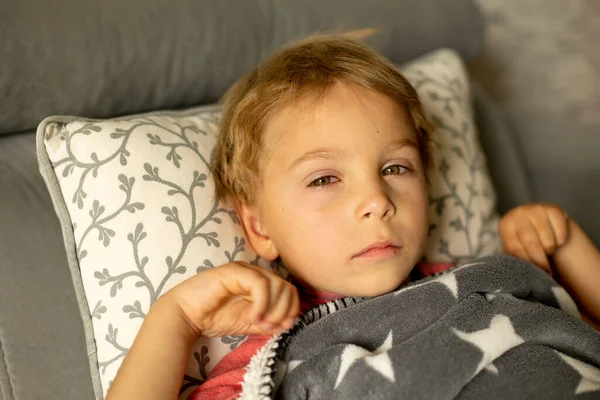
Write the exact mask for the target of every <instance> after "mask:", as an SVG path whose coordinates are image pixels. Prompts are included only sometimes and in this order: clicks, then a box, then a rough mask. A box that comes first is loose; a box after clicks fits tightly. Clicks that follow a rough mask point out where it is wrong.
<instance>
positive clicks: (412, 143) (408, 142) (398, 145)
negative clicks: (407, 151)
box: [387, 138, 419, 152]
mask: <svg viewBox="0 0 600 400" xmlns="http://www.w3.org/2000/svg"><path fill="white" fill-rule="evenodd" d="M403 147H411V148H413V149H414V150H419V145H418V144H417V141H416V140H414V139H409V138H404V139H398V140H394V141H393V142H391V143H390V144H388V145H387V149H388V151H390V152H391V151H396V150H400V149H402V148H403Z"/></svg>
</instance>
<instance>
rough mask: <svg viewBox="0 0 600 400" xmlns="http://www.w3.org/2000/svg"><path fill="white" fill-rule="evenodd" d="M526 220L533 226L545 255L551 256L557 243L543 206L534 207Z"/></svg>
mask: <svg viewBox="0 0 600 400" xmlns="http://www.w3.org/2000/svg"><path fill="white" fill-rule="evenodd" d="M527 218H528V219H529V222H530V223H531V225H532V226H533V228H534V230H535V233H536V234H537V236H538V241H539V243H540V244H541V245H542V248H543V249H544V252H545V254H553V253H554V251H556V247H557V243H556V237H555V236H554V229H552V225H550V220H549V219H548V214H547V213H546V208H545V207H544V206H538V207H536V208H535V209H534V210H533V212H532V213H530V214H528V215H527Z"/></svg>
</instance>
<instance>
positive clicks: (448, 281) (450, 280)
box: [433, 273, 458, 299]
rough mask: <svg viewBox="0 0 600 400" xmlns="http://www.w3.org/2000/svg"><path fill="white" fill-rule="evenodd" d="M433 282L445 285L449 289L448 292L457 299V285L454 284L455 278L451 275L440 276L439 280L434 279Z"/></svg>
mask: <svg viewBox="0 0 600 400" xmlns="http://www.w3.org/2000/svg"><path fill="white" fill-rule="evenodd" d="M433 282H439V283H441V284H443V285H446V287H447V288H448V289H450V292H452V295H453V296H454V298H456V299H458V284H457V283H456V276H455V275H454V274H453V273H451V274H445V275H442V276H440V277H439V278H436V279H434V280H433Z"/></svg>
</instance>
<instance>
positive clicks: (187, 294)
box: [165, 262, 300, 337]
mask: <svg viewBox="0 0 600 400" xmlns="http://www.w3.org/2000/svg"><path fill="white" fill-rule="evenodd" d="M165 296H168V297H170V300H171V301H173V302H175V304H177V306H178V308H179V309H180V310H181V312H182V314H183V317H184V319H186V320H187V322H188V323H189V324H190V327H191V328H192V329H193V330H194V331H195V332H196V334H197V336H206V337H215V336H235V335H245V334H261V335H273V334H276V333H279V332H281V331H282V330H285V329H288V328H290V327H291V326H292V325H293V324H294V321H295V319H296V317H298V315H299V314H300V299H299V297H298V291H297V290H296V288H295V287H294V285H292V284H291V283H289V282H287V281H285V280H284V279H282V278H280V277H279V276H277V275H275V274H274V273H273V272H271V271H269V270H266V269H264V268H260V267H256V266H254V265H251V264H248V263H245V262H233V263H229V264H226V265H223V266H220V267H216V268H211V269H207V270H204V271H202V272H200V273H198V274H197V275H195V276H193V277H191V278H189V279H187V280H185V281H184V282H181V283H180V284H179V285H177V286H175V287H174V288H172V289H171V290H170V291H169V292H167V293H165Z"/></svg>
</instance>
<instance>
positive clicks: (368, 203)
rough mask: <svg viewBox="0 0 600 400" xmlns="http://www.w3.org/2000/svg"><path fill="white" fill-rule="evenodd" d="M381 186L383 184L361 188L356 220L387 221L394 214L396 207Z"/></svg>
mask: <svg viewBox="0 0 600 400" xmlns="http://www.w3.org/2000/svg"><path fill="white" fill-rule="evenodd" d="M383 185H385V183H383V184H379V185H369V187H368V188H363V191H362V193H361V196H360V201H359V204H358V207H357V215H356V216H357V218H358V219H360V220H363V219H382V220H389V219H390V218H392V217H393V216H394V215H395V214H396V207H395V206H394V203H393V202H392V200H391V199H390V197H389V195H388V194H387V193H386V191H385V187H384V186H383ZM365 189H366V190H365Z"/></svg>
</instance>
